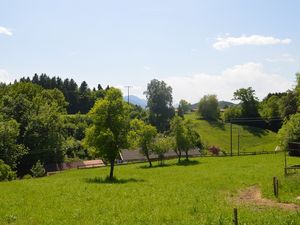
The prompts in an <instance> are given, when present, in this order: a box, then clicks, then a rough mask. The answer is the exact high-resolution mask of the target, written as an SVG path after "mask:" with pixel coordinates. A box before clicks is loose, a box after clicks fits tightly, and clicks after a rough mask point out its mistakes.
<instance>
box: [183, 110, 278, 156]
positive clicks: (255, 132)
mask: <svg viewBox="0 0 300 225" xmlns="http://www.w3.org/2000/svg"><path fill="white" fill-rule="evenodd" d="M185 117H186V118H187V119H191V120H193V121H194V123H195V126H196V127H197V129H198V131H199V133H200V135H201V137H202V139H203V141H204V142H205V143H206V144H207V145H209V146H211V145H217V146H219V147H221V149H222V150H225V151H226V152H230V125H229V124H222V123H220V122H208V121H206V120H203V119H199V117H198V116H197V114H196V113H190V114H187V115H186V116H185ZM238 130H239V131H240V151H241V152H243V151H245V152H257V151H274V149H275V147H276V145H277V140H276V133H274V132H272V131H268V130H263V129H259V128H253V127H247V126H240V125H233V151H234V152H237V139H238Z"/></svg>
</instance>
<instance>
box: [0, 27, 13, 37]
mask: <svg viewBox="0 0 300 225" xmlns="http://www.w3.org/2000/svg"><path fill="white" fill-rule="evenodd" d="M0 34H4V35H7V36H12V35H13V33H12V31H11V30H10V29H8V28H6V27H1V26H0Z"/></svg>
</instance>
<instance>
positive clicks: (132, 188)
mask: <svg viewBox="0 0 300 225" xmlns="http://www.w3.org/2000/svg"><path fill="white" fill-rule="evenodd" d="M289 161H290V162H291V163H298V164H300V162H299V158H289ZM283 162H284V160H283V155H282V153H280V154H270V155H256V156H240V157H205V158H192V159H191V162H190V163H185V164H181V165H178V164H177V160H169V161H166V162H165V163H166V166H163V167H158V166H156V165H157V163H156V162H155V163H154V164H155V166H154V167H153V168H148V167H147V164H146V163H137V164H128V165H122V166H117V167H116V168H115V175H116V177H117V178H118V179H117V180H116V181H115V182H113V183H108V182H106V181H105V177H106V176H107V175H108V172H109V168H108V167H103V168H94V169H82V170H77V169H75V170H69V171H63V172H61V173H58V174H55V175H53V176H48V177H44V178H37V179H28V180H16V181H12V182H1V183H0V193H1V198H0V224H1V225H4V224H28V225H29V224H30V225H35V224H36V225H40V224H55V225H59V224H68V225H69V224H80V225H82V224H143V225H144V224H151V225H152V224H170V225H171V224H172V225H174V224H184V225H186V224H232V215H233V208H235V207H236V208H237V209H238V217H239V223H240V224H270V225H271V224H272V225H273V224H290V225H291V224H295V225H296V224H300V212H299V211H296V210H285V209H280V208H277V207H269V206H258V205H255V204H254V203H249V204H246V203H242V202H238V201H236V199H237V196H238V195H239V193H240V191H243V190H245V189H246V188H247V187H250V186H254V185H255V186H257V187H259V188H260V189H261V191H262V196H263V198H268V199H271V200H274V201H275V202H277V201H279V202H289V203H294V204H297V205H300V200H297V199H296V197H297V196H300V174H299V173H298V174H294V175H290V176H288V177H285V176H284V174H283ZM273 176H277V177H278V179H279V199H276V198H275V197H274V196H273V186H272V179H273Z"/></svg>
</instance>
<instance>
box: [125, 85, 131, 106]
mask: <svg viewBox="0 0 300 225" xmlns="http://www.w3.org/2000/svg"><path fill="white" fill-rule="evenodd" d="M125 87H126V88H127V102H128V104H129V89H130V88H132V86H125Z"/></svg>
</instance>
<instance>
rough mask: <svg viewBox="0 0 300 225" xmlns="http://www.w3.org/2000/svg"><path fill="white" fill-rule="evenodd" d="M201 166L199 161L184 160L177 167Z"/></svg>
mask: <svg viewBox="0 0 300 225" xmlns="http://www.w3.org/2000/svg"><path fill="white" fill-rule="evenodd" d="M198 164H200V162H199V161H197V160H182V161H181V162H178V163H177V164H176V165H177V166H195V165H198Z"/></svg>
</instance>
